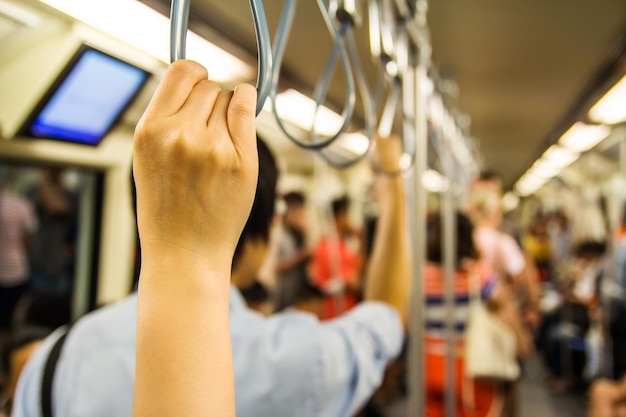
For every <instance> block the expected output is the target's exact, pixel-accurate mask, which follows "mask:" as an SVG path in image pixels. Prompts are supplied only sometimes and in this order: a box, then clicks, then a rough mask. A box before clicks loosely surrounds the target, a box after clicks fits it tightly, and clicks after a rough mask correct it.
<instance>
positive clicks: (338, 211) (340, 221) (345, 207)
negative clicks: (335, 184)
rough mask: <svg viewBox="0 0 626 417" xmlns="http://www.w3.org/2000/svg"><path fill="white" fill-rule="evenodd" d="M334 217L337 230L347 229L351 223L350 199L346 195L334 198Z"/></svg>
mask: <svg viewBox="0 0 626 417" xmlns="http://www.w3.org/2000/svg"><path fill="white" fill-rule="evenodd" d="M332 209H333V218H334V219H335V225H336V226H337V230H338V231H339V232H340V233H341V231H343V230H345V229H346V228H347V227H348V226H349V224H350V199H349V198H348V197H346V196H343V197H341V198H338V199H336V200H333V202H332Z"/></svg>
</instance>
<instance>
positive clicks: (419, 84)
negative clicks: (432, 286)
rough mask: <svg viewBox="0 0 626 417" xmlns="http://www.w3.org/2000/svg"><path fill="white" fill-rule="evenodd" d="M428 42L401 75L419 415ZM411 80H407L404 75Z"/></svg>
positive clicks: (417, 409) (413, 375)
mask: <svg viewBox="0 0 626 417" xmlns="http://www.w3.org/2000/svg"><path fill="white" fill-rule="evenodd" d="M429 49H430V46H429V45H420V54H419V58H418V62H417V66H415V67H410V68H409V70H407V73H408V74H407V76H406V77H405V79H404V83H405V84H404V85H405V91H406V89H407V88H408V86H407V84H413V87H412V89H413V92H407V93H408V94H410V96H411V97H412V98H413V103H414V104H413V109H412V110H413V115H414V116H413V121H412V122H413V131H414V132H415V147H416V149H415V163H414V164H413V176H412V182H413V184H412V187H411V189H412V191H413V192H412V202H413V207H412V239H413V282H412V290H411V311H410V321H409V347H410V350H409V374H408V377H409V381H408V386H409V414H408V415H409V416H411V417H423V416H425V415H426V412H425V411H426V409H425V403H426V401H425V398H426V396H425V387H426V385H425V372H424V362H425V361H424V353H425V348H424V336H425V332H424V330H425V329H424V324H425V320H424V317H425V311H426V308H425V307H426V305H425V296H424V295H425V288H424V282H423V279H422V277H423V271H424V268H425V266H426V210H427V207H426V199H427V193H426V189H425V188H424V185H423V182H422V178H423V176H424V173H425V172H426V170H427V167H428V121H427V117H428V115H427V108H426V103H427V99H428V95H429V94H430V91H429V87H428V86H429V85H430V80H429V79H428V73H427V68H428V65H429V60H430V50H429ZM409 78H410V79H411V80H412V81H413V82H412V83H407V80H408V79H409Z"/></svg>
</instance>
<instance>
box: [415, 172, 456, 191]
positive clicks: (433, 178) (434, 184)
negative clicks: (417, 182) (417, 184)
mask: <svg viewBox="0 0 626 417" xmlns="http://www.w3.org/2000/svg"><path fill="white" fill-rule="evenodd" d="M422 184H423V185H424V188H426V189H427V190H428V191H430V192H431V193H442V192H444V191H447V190H448V188H449V187H450V181H448V179H447V178H446V177H444V176H443V175H441V174H440V173H438V172H437V171H435V170H434V169H429V170H428V171H426V172H424V174H423V175H422Z"/></svg>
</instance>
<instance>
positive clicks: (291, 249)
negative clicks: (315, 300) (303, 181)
mask: <svg viewBox="0 0 626 417" xmlns="http://www.w3.org/2000/svg"><path fill="white" fill-rule="evenodd" d="M283 199H284V200H285V203H286V204H287V212H286V213H285V221H284V229H283V235H282V236H281V240H280V246H279V248H278V263H277V264H276V273H277V274H276V275H277V276H276V285H277V297H276V311H281V310H284V309H285V308H287V307H290V306H291V305H293V303H294V298H295V295H296V294H297V293H298V291H299V290H300V288H301V287H302V286H303V285H305V284H306V283H307V282H308V265H309V260H310V258H311V251H310V250H309V248H308V247H307V242H306V231H307V221H306V204H305V203H306V200H305V198H304V195H303V194H301V193H298V192H291V193H288V194H286V195H285V196H284V197H283Z"/></svg>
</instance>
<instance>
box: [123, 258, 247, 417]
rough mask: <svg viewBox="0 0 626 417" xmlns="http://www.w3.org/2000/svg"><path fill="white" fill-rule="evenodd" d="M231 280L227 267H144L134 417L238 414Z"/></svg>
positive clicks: (188, 264)
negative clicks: (235, 399) (232, 353)
mask: <svg viewBox="0 0 626 417" xmlns="http://www.w3.org/2000/svg"><path fill="white" fill-rule="evenodd" d="M172 258H175V257H172ZM146 259H150V258H146ZM152 259H154V258H152ZM229 275H230V268H229V265H228V264H225V265H224V266H222V267H213V268H211V267H207V266H205V265H197V263H196V264H194V261H193V260H192V261H190V262H187V261H184V260H181V259H178V260H177V261H176V262H175V263H174V262H172V263H171V264H170V265H167V261H166V262H160V263H159V264H158V265H153V264H148V265H146V264H143V266H142V272H141V277H140V284H139V300H138V304H139V305H138V316H137V365H136V384H135V401H134V409H133V417H152V416H157V415H158V416H162V417H169V416H172V417H174V416H180V415H184V416H191V417H193V416H201V415H215V416H220V417H222V416H225V417H228V416H232V417H234V416H235V410H234V388H233V386H234V382H233V375H232V359H231V345H230V330H229V321H228V312H229V301H228V300H229V291H230V290H229ZM155 393H158V395H155Z"/></svg>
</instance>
